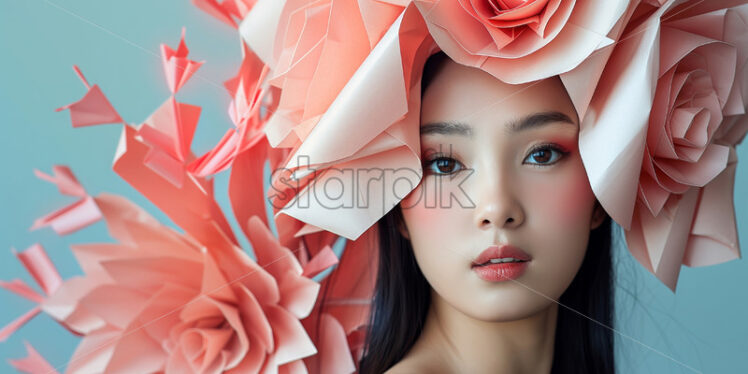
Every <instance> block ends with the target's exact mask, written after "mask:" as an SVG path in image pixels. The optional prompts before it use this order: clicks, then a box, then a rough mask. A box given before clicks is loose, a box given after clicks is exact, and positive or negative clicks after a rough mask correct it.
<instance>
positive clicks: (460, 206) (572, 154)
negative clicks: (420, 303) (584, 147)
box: [401, 59, 605, 321]
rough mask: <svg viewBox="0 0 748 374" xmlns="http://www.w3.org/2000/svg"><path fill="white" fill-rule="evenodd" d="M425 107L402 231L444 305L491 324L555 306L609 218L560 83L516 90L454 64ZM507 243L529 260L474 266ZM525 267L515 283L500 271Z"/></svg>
mask: <svg viewBox="0 0 748 374" xmlns="http://www.w3.org/2000/svg"><path fill="white" fill-rule="evenodd" d="M421 110H422V111H421V159H422V160H423V162H424V176H423V179H422V181H421V183H420V184H419V185H418V186H417V187H416V189H415V190H413V191H412V192H411V193H410V194H409V195H408V196H407V197H406V198H405V199H403V201H402V202H401V208H402V212H403V218H404V221H405V222H404V223H405V227H404V228H403V232H404V234H405V235H406V236H407V237H408V238H409V239H410V241H411V243H412V245H413V250H414V253H415V258H416V261H417V262H418V265H419V267H420V269H421V271H422V272H423V274H424V275H425V277H426V279H427V280H428V282H429V284H430V285H431V287H432V288H433V290H434V291H435V293H436V294H435V295H434V296H435V297H436V298H439V299H441V300H437V301H444V302H446V303H448V304H449V305H451V306H452V307H453V308H456V309H458V310H460V311H461V312H463V313H465V314H467V315H470V316H472V317H474V318H478V319H481V320H491V321H508V320H515V319H519V318H523V317H527V316H530V315H532V314H534V313H537V312H538V311H540V310H542V309H545V308H547V307H549V306H550V305H551V303H553V301H552V300H551V299H553V300H558V298H559V297H560V296H561V294H562V293H563V292H564V291H565V290H566V288H567V287H568V286H569V284H570V283H571V281H572V279H573V278H574V276H575V274H576V273H577V271H578V270H579V267H580V266H581V264H582V260H583V258H584V255H585V251H586V247H587V242H588V240H589V234H590V230H592V229H594V228H596V227H597V226H599V225H600V223H601V222H602V221H603V219H604V218H605V216H604V212H603V210H602V209H601V208H599V207H597V204H596V200H595V197H594V195H593V193H592V191H591V189H590V185H589V181H588V179H587V175H586V173H585V170H584V166H583V165H582V160H581V158H580V155H579V151H578V149H577V136H578V133H579V126H578V119H577V115H576V112H575V110H574V107H573V105H572V103H571V101H570V100H569V98H568V96H567V94H566V91H565V89H564V87H563V85H562V84H561V82H560V80H559V79H558V78H552V79H546V80H543V81H541V82H539V83H536V84H525V85H509V84H505V83H502V82H500V81H498V80H496V79H495V78H493V77H492V76H490V75H489V74H487V73H485V72H483V71H481V70H478V69H475V68H469V67H465V66H462V65H458V64H457V63H455V62H453V61H451V60H449V59H447V62H445V63H444V64H443V65H442V67H441V69H440V71H439V72H438V73H437V74H436V76H435V78H434V80H433V81H432V82H431V84H430V85H429V87H428V88H427V90H426V91H425V93H424V95H423V100H422V108H421ZM502 245H511V246H514V247H517V248H519V249H521V250H522V251H524V252H525V253H526V254H527V255H529V256H530V260H529V261H526V262H524V263H522V264H513V265H498V264H496V265H486V266H484V267H483V269H480V268H481V266H476V265H475V264H474V262H476V259H477V258H478V256H479V255H480V254H481V253H482V252H483V251H484V250H485V249H487V248H488V247H490V246H502ZM493 257H496V256H493ZM518 268H520V270H521V268H524V270H521V274H519V275H517V274H516V272H515V275H514V276H513V277H512V278H511V279H508V278H506V276H504V275H502V274H508V273H503V271H504V270H507V269H508V271H509V272H511V271H516V270H517V269H518ZM481 274H483V275H481ZM486 274H489V275H488V276H486ZM491 274H494V275H493V276H492V275H491ZM487 278H488V279H487ZM549 298H550V299H549Z"/></svg>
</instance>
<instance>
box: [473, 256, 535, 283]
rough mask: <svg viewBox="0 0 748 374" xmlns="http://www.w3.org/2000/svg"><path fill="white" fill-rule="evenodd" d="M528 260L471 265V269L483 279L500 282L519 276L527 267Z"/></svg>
mask: <svg viewBox="0 0 748 374" xmlns="http://www.w3.org/2000/svg"><path fill="white" fill-rule="evenodd" d="M528 262H529V261H525V262H506V263H503V264H489V265H484V266H475V267H473V271H475V272H476V273H477V274H478V277H480V278H481V279H483V280H485V281H489V282H501V281H507V280H510V279H517V278H519V277H520V276H521V275H522V273H524V272H525V269H527V263H528Z"/></svg>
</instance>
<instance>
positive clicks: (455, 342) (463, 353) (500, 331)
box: [413, 293, 558, 374]
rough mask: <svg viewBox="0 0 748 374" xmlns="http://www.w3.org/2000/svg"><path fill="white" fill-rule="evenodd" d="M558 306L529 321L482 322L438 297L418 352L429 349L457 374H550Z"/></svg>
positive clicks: (433, 299) (544, 310) (425, 327)
mask: <svg viewBox="0 0 748 374" xmlns="http://www.w3.org/2000/svg"><path fill="white" fill-rule="evenodd" d="M557 315H558V305H557V304H555V303H552V304H551V306H549V307H548V308H546V309H543V310H541V311H539V312H537V313H535V314H533V315H530V316H527V317H526V318H523V319H519V320H513V321H502V322H492V321H482V320H478V319H475V318H472V317H470V316H468V315H466V314H464V313H462V312H461V311H459V310H457V309H454V308H453V307H452V306H451V305H449V304H448V303H446V302H445V301H444V300H443V299H442V298H440V297H439V296H438V295H437V294H436V293H433V296H432V303H431V307H430V309H429V312H428V316H427V317H426V324H425V326H424V329H423V332H422V334H421V337H420V338H419V339H418V341H417V342H416V344H415V346H414V347H413V349H414V350H422V349H423V350H426V351H430V352H432V353H433V354H434V356H435V357H437V358H436V359H437V360H439V361H441V362H440V364H441V365H443V366H442V367H444V368H448V371H449V372H454V373H518V374H521V373H550V372H551V365H552V363H553V345H554V344H553V343H554V339H555V332H556V321H557Z"/></svg>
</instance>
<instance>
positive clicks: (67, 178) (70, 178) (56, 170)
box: [34, 165, 87, 197]
mask: <svg viewBox="0 0 748 374" xmlns="http://www.w3.org/2000/svg"><path fill="white" fill-rule="evenodd" d="M52 173H53V174H54V176H51V175H49V174H45V173H43V172H41V171H39V170H37V169H34V175H36V176H37V178H39V179H42V180H45V181H47V182H50V183H54V184H56V185H57V188H58V189H59V190H60V193H61V194H63V195H70V196H77V197H86V196H87V194H86V190H85V189H83V186H82V185H81V184H80V182H79V181H78V178H76V177H75V174H73V171H72V170H70V168H69V167H67V166H65V165H55V166H53V167H52Z"/></svg>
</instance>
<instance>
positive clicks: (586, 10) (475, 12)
mask: <svg viewBox="0 0 748 374" xmlns="http://www.w3.org/2000/svg"><path fill="white" fill-rule="evenodd" d="M415 3H416V5H417V6H418V8H419V9H420V10H421V13H422V14H423V17H424V18H425V19H426V23H427V24H428V28H429V32H430V33H431V35H432V36H433V37H434V40H435V41H436V43H437V44H438V45H439V47H440V48H441V49H442V50H443V51H444V52H445V53H446V54H447V55H449V57H451V58H452V59H453V60H455V61H457V62H459V63H461V64H464V65H469V66H474V67H478V68H481V69H483V70H485V71H487V72H488V73H490V74H492V75H494V76H495V77H496V78H499V79H501V80H502V81H505V82H508V83H515V84H519V83H525V82H529V81H533V80H537V79H542V78H547V77H550V76H553V75H557V74H561V73H564V72H567V71H569V70H572V69H573V68H574V67H576V66H577V65H579V64H580V63H581V62H582V61H583V60H584V59H585V58H587V56H589V55H590V54H591V53H592V52H593V51H595V50H596V49H598V48H601V47H603V46H606V45H608V44H610V43H611V42H612V40H611V39H610V38H609V37H608V33H609V32H610V31H611V29H612V28H613V26H614V25H615V24H616V22H618V20H619V18H621V16H622V15H623V14H624V11H625V10H626V7H627V5H628V3H629V2H628V1H625V0H614V1H595V0H576V1H575V0H415Z"/></svg>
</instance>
